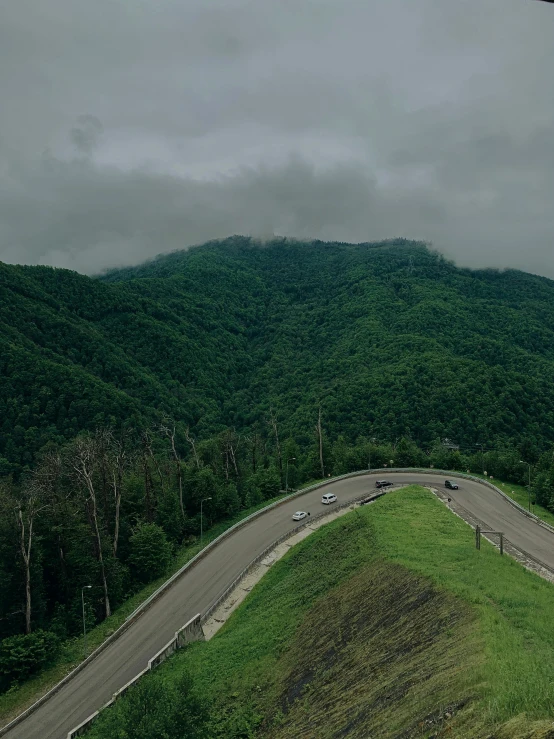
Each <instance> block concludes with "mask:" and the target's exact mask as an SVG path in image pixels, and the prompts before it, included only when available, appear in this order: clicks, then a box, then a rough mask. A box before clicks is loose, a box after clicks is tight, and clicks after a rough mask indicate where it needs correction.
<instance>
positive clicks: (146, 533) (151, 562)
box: [129, 523, 171, 583]
mask: <svg viewBox="0 0 554 739" xmlns="http://www.w3.org/2000/svg"><path fill="white" fill-rule="evenodd" d="M129 544H130V547H131V554H130V555H129V564H130V566H131V570H132V572H133V574H134V575H135V577H136V578H137V580H139V581H140V582H142V583H147V582H150V581H151V580H155V579H156V578H157V577H160V576H161V575H163V574H164V572H165V571H166V570H167V567H168V565H169V562H170V560H171V544H170V543H169V542H168V540H167V537H166V535H165V533H164V530H163V529H162V528H160V526H158V525H157V524H155V523H142V524H140V525H139V526H138V528H137V529H136V531H135V533H134V534H133V535H132V536H131V538H130V539H129Z"/></svg>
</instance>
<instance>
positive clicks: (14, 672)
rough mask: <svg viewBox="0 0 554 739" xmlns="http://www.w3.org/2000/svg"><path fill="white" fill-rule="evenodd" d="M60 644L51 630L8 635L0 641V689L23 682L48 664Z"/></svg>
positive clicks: (3, 689)
mask: <svg viewBox="0 0 554 739" xmlns="http://www.w3.org/2000/svg"><path fill="white" fill-rule="evenodd" d="M59 646H60V641H59V639H58V637H57V636H56V634H53V633H52V632H51V631H41V630H38V631H35V632H34V633H32V634H18V635H17V636H10V637H8V638H7V639H3V640H2V641H1V642H0V691H1V692H4V691H6V690H7V689H8V688H9V687H10V686H11V685H12V684H13V683H18V682H23V680H26V679H27V678H28V677H30V676H31V675H33V674H35V673H37V672H39V671H40V670H42V669H43V668H44V667H46V666H47V665H49V664H50V663H51V662H52V660H53V659H54V657H55V656H56V654H57V653H58V649H59Z"/></svg>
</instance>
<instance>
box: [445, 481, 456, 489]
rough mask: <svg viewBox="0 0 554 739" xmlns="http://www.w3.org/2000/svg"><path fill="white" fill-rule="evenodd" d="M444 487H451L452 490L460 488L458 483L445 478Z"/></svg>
mask: <svg viewBox="0 0 554 739" xmlns="http://www.w3.org/2000/svg"><path fill="white" fill-rule="evenodd" d="M444 487H445V488H450V490H457V489H458V486H457V485H456V483H455V482H451V480H445V481H444Z"/></svg>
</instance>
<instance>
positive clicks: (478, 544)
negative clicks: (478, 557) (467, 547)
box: [475, 524, 481, 549]
mask: <svg viewBox="0 0 554 739" xmlns="http://www.w3.org/2000/svg"><path fill="white" fill-rule="evenodd" d="M475 548H476V549H481V527H480V526H479V524H477V526H476V527H475Z"/></svg>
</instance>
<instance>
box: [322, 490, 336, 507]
mask: <svg viewBox="0 0 554 739" xmlns="http://www.w3.org/2000/svg"><path fill="white" fill-rule="evenodd" d="M321 502H322V503H323V504H324V505H329V503H336V502H337V496H336V495H334V494H333V493H327V494H326V495H324V496H323V498H322V499H321Z"/></svg>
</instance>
